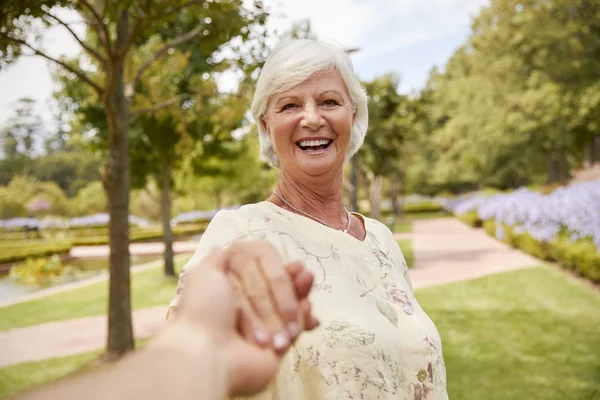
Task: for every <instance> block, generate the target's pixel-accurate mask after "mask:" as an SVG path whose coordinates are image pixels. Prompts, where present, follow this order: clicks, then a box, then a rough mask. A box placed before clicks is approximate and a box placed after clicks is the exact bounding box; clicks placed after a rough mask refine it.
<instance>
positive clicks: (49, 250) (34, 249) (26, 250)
mask: <svg viewBox="0 0 600 400" xmlns="http://www.w3.org/2000/svg"><path fill="white" fill-rule="evenodd" d="M72 247H73V244H72V243H71V242H66V241H65V242H47V241H39V240H35V241H32V243H29V242H22V243H20V244H18V245H15V244H12V243H9V244H8V245H6V246H5V245H4V244H3V243H1V242H0V264H4V263H10V262H15V261H22V260H25V259H27V258H30V257H46V256H50V255H53V254H68V253H69V252H70V251H71V248H72Z"/></svg>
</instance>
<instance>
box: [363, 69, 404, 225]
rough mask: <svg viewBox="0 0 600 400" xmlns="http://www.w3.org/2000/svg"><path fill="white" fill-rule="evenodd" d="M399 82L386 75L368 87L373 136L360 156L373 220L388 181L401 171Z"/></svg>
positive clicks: (368, 138) (367, 138) (367, 137)
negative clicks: (388, 178) (399, 168)
mask: <svg viewBox="0 0 600 400" xmlns="http://www.w3.org/2000/svg"><path fill="white" fill-rule="evenodd" d="M398 85H399V79H398V77H397V76H394V75H383V76H381V77H378V78H375V79H374V80H373V81H371V82H368V83H366V84H365V88H366V90H367V94H368V95H369V132H370V133H369V134H368V135H366V136H365V142H364V144H363V146H362V147H361V149H360V150H359V152H358V160H359V161H358V162H359V164H360V166H361V167H362V168H363V170H364V172H365V175H366V177H367V179H368V181H369V200H370V203H371V217H372V218H375V219H378V218H379V217H380V214H381V191H382V189H383V181H384V178H385V177H387V176H390V175H392V174H394V173H395V172H396V171H397V169H398V160H399V157H400V153H401V147H402V143H403V140H404V132H403V131H402V130H401V129H400V125H399V124H398V112H399V108H400V106H401V104H402V102H403V101H405V97H404V96H402V95H400V94H399V93H398Z"/></svg>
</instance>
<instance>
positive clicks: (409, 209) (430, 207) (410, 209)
mask: <svg viewBox="0 0 600 400" xmlns="http://www.w3.org/2000/svg"><path fill="white" fill-rule="evenodd" d="M442 210H443V209H442V206H441V204H440V203H437V202H434V201H432V202H423V203H418V204H405V205H404V212H405V213H406V214H410V213H420V212H440V211H442Z"/></svg>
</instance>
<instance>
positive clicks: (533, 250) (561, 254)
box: [483, 219, 600, 282]
mask: <svg viewBox="0 0 600 400" xmlns="http://www.w3.org/2000/svg"><path fill="white" fill-rule="evenodd" d="M483 226H484V228H485V230H486V232H488V233H489V234H490V235H492V236H495V233H496V232H495V231H496V223H495V221H494V220H493V219H490V220H486V221H485V222H484V223H483ZM503 231H504V235H503V237H502V240H504V241H505V242H507V243H508V244H510V245H511V246H513V247H515V248H518V249H521V250H523V251H524V252H526V253H528V254H531V255H532V256H534V257H537V258H540V259H542V260H547V261H554V262H556V263H558V264H560V265H561V266H562V267H563V268H567V269H570V270H573V271H574V272H576V273H578V274H580V275H582V276H584V277H586V278H588V279H590V280H591V281H593V282H600V252H598V249H596V246H594V243H592V241H591V240H589V239H583V240H578V241H575V242H571V241H570V240H569V239H568V238H567V237H565V236H559V237H557V238H555V239H554V240H552V241H550V242H544V241H539V240H536V239H534V238H533V237H532V236H531V235H529V234H527V233H517V231H516V230H515V229H514V228H513V227H510V226H507V225H504V226H503Z"/></svg>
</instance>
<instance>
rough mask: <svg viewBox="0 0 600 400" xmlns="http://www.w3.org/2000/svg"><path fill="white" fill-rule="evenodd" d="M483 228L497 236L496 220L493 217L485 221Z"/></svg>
mask: <svg viewBox="0 0 600 400" xmlns="http://www.w3.org/2000/svg"><path fill="white" fill-rule="evenodd" d="M483 229H485V231H486V232H487V234H488V235H490V236H494V237H496V221H494V220H493V219H488V220H486V221H483Z"/></svg>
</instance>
